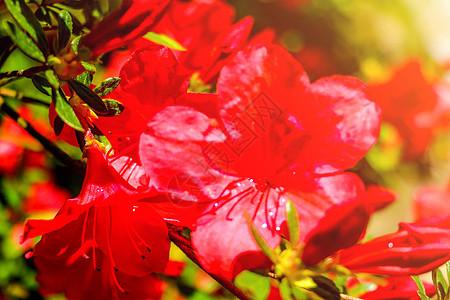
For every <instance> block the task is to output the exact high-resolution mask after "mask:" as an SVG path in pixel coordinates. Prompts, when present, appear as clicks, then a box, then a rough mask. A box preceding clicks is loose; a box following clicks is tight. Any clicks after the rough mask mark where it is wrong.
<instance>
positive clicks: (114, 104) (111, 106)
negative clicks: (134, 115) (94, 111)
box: [99, 99, 125, 117]
mask: <svg viewBox="0 0 450 300" xmlns="http://www.w3.org/2000/svg"><path fill="white" fill-rule="evenodd" d="M103 103H105V105H106V107H107V109H108V112H107V113H106V114H102V113H99V115H100V116H103V117H115V116H118V115H120V114H121V113H122V112H123V110H124V109H125V107H124V106H123V105H122V103H120V102H119V101H117V100H114V99H103Z"/></svg>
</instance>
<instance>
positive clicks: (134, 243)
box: [119, 213, 145, 259]
mask: <svg viewBox="0 0 450 300" xmlns="http://www.w3.org/2000/svg"><path fill="white" fill-rule="evenodd" d="M119 215H120V221H121V222H122V223H123V225H124V227H125V230H126V231H127V234H128V236H129V237H130V240H131V243H132V244H133V246H134V248H135V249H136V251H137V253H139V255H140V256H141V257H142V259H145V256H144V254H143V253H142V251H141V250H140V249H139V246H138V245H137V244H136V241H135V240H134V238H133V236H132V235H131V232H130V228H129V225H128V224H127V223H126V222H125V221H124V220H123V219H124V216H123V215H122V214H121V213H119Z"/></svg>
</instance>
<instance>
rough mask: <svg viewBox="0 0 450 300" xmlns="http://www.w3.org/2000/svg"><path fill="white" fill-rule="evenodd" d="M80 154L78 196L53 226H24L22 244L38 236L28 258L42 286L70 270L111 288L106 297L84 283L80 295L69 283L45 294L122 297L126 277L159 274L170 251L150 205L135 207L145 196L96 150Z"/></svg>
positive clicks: (162, 225)
mask: <svg viewBox="0 0 450 300" xmlns="http://www.w3.org/2000/svg"><path fill="white" fill-rule="evenodd" d="M85 153H86V157H87V160H88V167H87V172H86V178H85V181H84V183H83V188H82V190H81V192H80V194H79V196H78V197H77V198H74V199H69V200H67V201H66V203H65V204H64V206H63V207H62V208H61V210H60V211H59V212H58V214H57V215H56V217H55V218H54V219H52V220H28V221H27V223H26V226H25V231H24V235H23V240H27V239H29V238H32V237H35V236H39V235H42V236H43V237H42V239H41V241H40V242H39V243H38V244H37V245H36V249H35V251H34V253H33V254H32V256H33V257H34V258H35V261H36V263H37V266H38V270H39V273H40V275H39V276H40V278H42V282H47V281H46V280H47V278H48V277H52V276H54V273H53V272H57V273H58V272H63V273H64V271H63V270H65V271H67V272H69V271H70V270H71V268H72V267H73V268H78V267H80V268H81V266H83V268H86V267H87V266H88V265H90V268H89V269H88V270H92V272H91V271H89V272H88V273H90V274H93V273H95V272H97V271H101V272H102V273H101V274H102V275H101V276H100V277H102V276H103V277H105V276H106V278H109V279H108V280H109V281H111V280H112V282H114V285H106V286H104V288H105V289H106V291H105V290H101V289H99V288H95V286H89V284H88V283H85V285H84V289H83V288H80V287H79V286H77V285H76V286H73V285H72V284H75V283H74V282H73V281H71V280H70V281H69V282H66V283H65V284H63V285H58V286H56V287H54V288H51V287H46V288H48V289H49V292H52V293H57V292H61V289H63V290H64V292H66V294H67V295H68V296H70V295H71V293H72V289H76V291H75V292H76V293H80V294H84V295H85V297H86V296H87V295H89V293H91V292H92V289H94V292H95V293H98V294H99V295H101V294H102V293H106V294H107V295H109V294H111V293H112V294H115V293H116V292H117V291H115V289H117V290H118V291H120V292H122V293H124V292H125V291H126V290H128V289H130V287H129V286H127V284H126V283H127V282H129V276H132V277H144V276H148V275H149V274H151V273H152V272H162V271H163V270H164V268H165V266H166V264H167V260H168V251H169V247H170V242H169V238H168V233H167V226H166V223H165V222H164V220H163V218H162V217H161V216H160V215H159V213H158V212H157V211H155V210H154V209H153V208H152V206H151V204H150V203H148V202H141V201H140V200H141V199H142V198H144V197H145V194H138V193H136V192H135V190H134V188H133V187H131V186H130V185H129V184H128V183H127V182H126V181H124V179H123V178H122V177H120V176H119V174H118V173H117V172H116V171H115V169H114V168H112V166H110V165H109V164H108V162H107V160H106V157H105V155H104V154H103V153H102V152H101V150H100V149H99V148H98V146H97V145H96V144H93V145H91V146H88V147H87V149H86V150H85ZM148 228H152V230H148ZM48 260H50V261H51V263H48ZM39 262H42V263H39ZM61 268H62V269H61ZM117 272H120V273H117ZM57 273H56V274H57ZM116 273H117V274H116ZM93 276H94V275H93ZM94 277H96V275H95V276H94ZM62 278H66V279H70V276H67V275H65V277H64V276H61V280H62ZM121 278H124V279H123V281H121ZM81 280H86V278H85V277H82V278H81ZM139 280H140V279H139ZM131 281H133V280H131ZM71 283H72V284H71ZM44 286H45V284H44ZM132 286H134V285H132ZM112 287H114V288H112ZM44 288H45V287H44ZM136 288H139V289H145V286H138V287H136ZM111 289H112V290H111ZM75 298H76V297H75Z"/></svg>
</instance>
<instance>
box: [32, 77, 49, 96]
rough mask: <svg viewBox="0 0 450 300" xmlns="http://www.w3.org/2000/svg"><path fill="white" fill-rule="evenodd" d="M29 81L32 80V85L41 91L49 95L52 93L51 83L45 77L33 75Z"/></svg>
mask: <svg viewBox="0 0 450 300" xmlns="http://www.w3.org/2000/svg"><path fill="white" fill-rule="evenodd" d="M31 81H32V82H33V84H34V86H35V87H36V88H37V89H38V90H39V91H41V93H43V94H45V95H48V96H51V94H52V85H51V84H50V82H48V80H47V78H45V77H43V76H41V75H34V76H33V77H32V78H31Z"/></svg>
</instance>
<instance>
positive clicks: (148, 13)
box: [80, 0, 171, 57]
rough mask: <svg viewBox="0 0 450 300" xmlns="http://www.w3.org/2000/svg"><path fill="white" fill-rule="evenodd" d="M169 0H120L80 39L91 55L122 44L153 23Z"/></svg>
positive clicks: (137, 35) (134, 37)
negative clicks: (117, 6)
mask: <svg viewBox="0 0 450 300" xmlns="http://www.w3.org/2000/svg"><path fill="white" fill-rule="evenodd" d="M170 2H171V0H124V1H123V3H122V5H121V6H120V8H119V9H117V10H116V11H114V12H113V13H111V14H110V15H109V16H107V17H106V18H104V19H103V20H102V21H101V22H100V23H99V24H98V25H97V26H96V27H95V28H94V29H93V30H92V31H91V32H90V33H89V34H87V35H86V36H85V37H84V38H83V39H82V40H81V42H80V51H82V47H87V48H88V49H89V50H90V53H91V55H92V56H93V57H97V56H99V55H100V54H102V53H106V52H109V51H111V50H115V49H118V48H120V47H123V46H126V45H127V44H128V43H129V42H131V41H133V40H135V39H137V38H139V37H141V36H143V35H144V34H145V33H147V32H148V31H150V29H151V28H152V27H153V26H155V24H156V23H157V22H158V21H159V19H160V18H161V17H162V15H163V14H164V12H165V10H166V9H167V7H168V5H169V3H170Z"/></svg>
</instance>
